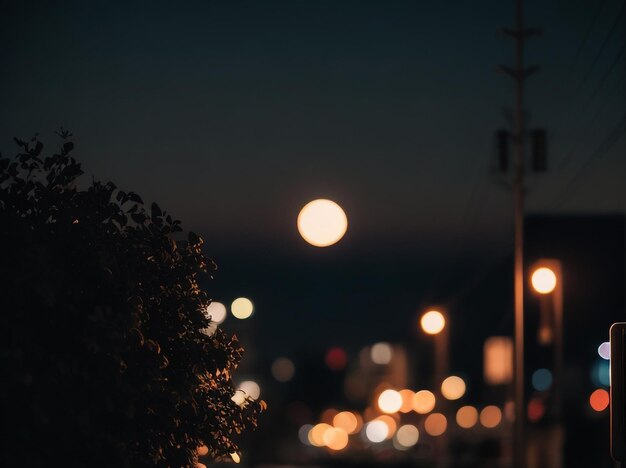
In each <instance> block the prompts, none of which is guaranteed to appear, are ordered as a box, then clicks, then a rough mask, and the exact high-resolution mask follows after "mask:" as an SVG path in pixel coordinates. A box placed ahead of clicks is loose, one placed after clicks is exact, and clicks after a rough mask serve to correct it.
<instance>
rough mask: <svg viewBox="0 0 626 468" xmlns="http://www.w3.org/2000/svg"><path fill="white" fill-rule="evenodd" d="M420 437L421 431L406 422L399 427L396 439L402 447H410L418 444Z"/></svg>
mask: <svg viewBox="0 0 626 468" xmlns="http://www.w3.org/2000/svg"><path fill="white" fill-rule="evenodd" d="M419 437H420V432H419V430H418V429H417V427H415V426H414V425H412V424H405V425H404V426H401V427H400V429H398V432H397V433H396V437H395V440H396V441H397V442H398V445H400V446H401V447H404V448H409V447H413V446H414V445H415V444H417V441H418V440H419Z"/></svg>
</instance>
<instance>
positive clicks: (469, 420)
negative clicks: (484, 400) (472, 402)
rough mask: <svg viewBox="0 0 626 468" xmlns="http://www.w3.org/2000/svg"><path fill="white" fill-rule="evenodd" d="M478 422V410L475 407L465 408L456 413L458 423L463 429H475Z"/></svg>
mask: <svg viewBox="0 0 626 468" xmlns="http://www.w3.org/2000/svg"><path fill="white" fill-rule="evenodd" d="M477 422H478V410H477V409H476V408H474V407H473V406H463V407H461V408H459V410H458V411H457V412H456V423H457V424H458V425H459V427H462V428H463V429H469V428H471V427H474V426H475V425H476V423H477Z"/></svg>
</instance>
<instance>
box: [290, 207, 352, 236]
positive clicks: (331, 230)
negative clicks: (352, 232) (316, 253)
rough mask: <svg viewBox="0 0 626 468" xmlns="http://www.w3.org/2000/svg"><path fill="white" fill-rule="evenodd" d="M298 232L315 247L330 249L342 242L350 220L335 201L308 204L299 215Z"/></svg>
mask: <svg viewBox="0 0 626 468" xmlns="http://www.w3.org/2000/svg"><path fill="white" fill-rule="evenodd" d="M297 224H298V232H299V233H300V235H301V236H302V238H303V239H304V240H305V241H307V242H308V243H309V244H311V245H314V246H315V247H328V246H330V245H333V244H336V243H337V242H339V241H340V240H341V238H342V237H343V236H344V234H345V233H346V231H347V230H348V218H347V217H346V213H345V212H344V211H343V209H342V208H341V207H340V206H339V205H338V204H337V203H335V202H334V201H331V200H326V199H318V200H313V201H312V202H309V203H307V204H306V205H305V206H304V208H302V210H300V214H299V215H298V222H297Z"/></svg>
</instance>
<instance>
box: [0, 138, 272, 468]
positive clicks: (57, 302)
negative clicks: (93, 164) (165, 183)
mask: <svg viewBox="0 0 626 468" xmlns="http://www.w3.org/2000/svg"><path fill="white" fill-rule="evenodd" d="M59 135H60V136H61V138H62V145H61V149H60V151H59V152H58V153H57V154H54V155H52V156H48V157H44V156H42V151H43V145H42V143H41V142H40V141H38V140H37V139H36V138H33V139H32V140H30V141H22V140H18V139H16V140H15V141H16V143H17V144H18V145H19V147H20V153H19V154H18V155H17V156H16V158H15V159H7V158H2V157H0V281H1V285H2V290H1V291H2V293H1V294H0V313H1V314H2V315H1V323H2V327H1V330H2V340H1V342H0V353H1V354H0V361H1V364H2V369H1V370H2V374H1V375H2V378H1V382H2V383H1V384H0V398H1V401H2V415H1V420H2V425H3V429H2V433H3V436H2V437H0V440H1V441H2V442H0V465H1V466H15V467H17V466H43V465H52V466H57V465H59V466H94V465H95V466H111V467H122V466H131V467H138V466H172V467H179V466H193V465H194V464H195V462H196V461H197V452H196V449H197V448H198V446H201V445H206V446H207V447H208V450H209V456H211V457H213V458H220V457H228V456H229V454H230V453H232V452H235V451H237V450H238V448H237V445H236V442H235V440H236V439H237V435H238V434H240V433H241V432H242V431H244V430H245V429H247V428H249V427H253V426H255V425H256V417H257V414H258V412H259V411H260V410H261V409H262V407H263V406H264V403H263V402H255V401H252V400H249V399H248V400H246V401H244V402H243V403H242V404H241V405H238V404H237V403H236V402H234V401H233V400H232V399H231V397H232V396H233V392H234V388H233V385H232V381H231V372H232V371H233V370H234V369H235V368H236V367H237V364H238V362H239V360H240V358H241V354H242V348H241V347H240V345H239V344H238V342H237V339H236V337H234V336H228V335H226V334H225V333H224V332H223V331H221V330H219V329H217V330H216V331H215V329H213V333H211V332H209V331H208V330H209V328H208V327H210V319H209V318H208V317H206V316H205V311H206V307H207V306H208V304H209V303H210V299H209V298H208V297H207V294H206V293H205V292H203V291H202V290H200V289H199V287H198V282H197V278H198V276H199V275H203V274H209V273H210V272H211V271H212V270H213V269H214V268H215V265H214V264H213V263H212V262H211V261H210V260H208V259H207V258H206V257H205V256H204V255H203V254H202V251H201V246H202V243H203V240H202V238H201V237H200V236H198V235H196V234H194V233H191V232H190V233H188V235H187V236H183V235H182V232H181V227H180V221H177V220H174V219H173V218H172V217H171V216H170V215H169V214H167V213H166V212H165V211H162V210H161V209H160V208H159V207H158V206H157V205H156V204H152V206H151V207H150V208H149V209H147V208H146V207H145V206H144V204H143V201H142V199H141V197H139V195H137V194H136V193H133V192H124V191H122V190H118V189H117V187H116V186H115V185H114V184H112V183H110V182H109V183H106V184H103V183H100V182H97V181H93V182H92V183H91V184H90V186H89V187H88V188H86V189H85V190H81V189H79V188H78V187H77V178H78V177H79V176H80V175H81V174H82V171H81V167H80V165H79V164H78V163H77V162H76V160H75V159H74V158H73V157H72V156H71V155H70V154H71V151H72V149H73V147H74V145H73V143H72V142H71V141H70V140H69V138H70V137H71V135H70V134H69V133H68V132H61V133H59Z"/></svg>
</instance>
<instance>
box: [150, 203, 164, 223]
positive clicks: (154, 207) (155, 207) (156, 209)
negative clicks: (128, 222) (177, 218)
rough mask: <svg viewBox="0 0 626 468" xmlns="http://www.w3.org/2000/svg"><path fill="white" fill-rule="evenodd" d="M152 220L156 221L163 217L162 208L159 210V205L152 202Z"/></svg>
mask: <svg viewBox="0 0 626 468" xmlns="http://www.w3.org/2000/svg"><path fill="white" fill-rule="evenodd" d="M151 212H152V213H151V216H150V217H151V218H152V219H156V218H158V217H160V216H161V214H162V212H161V208H159V205H157V204H156V203H154V202H152V206H151Z"/></svg>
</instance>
